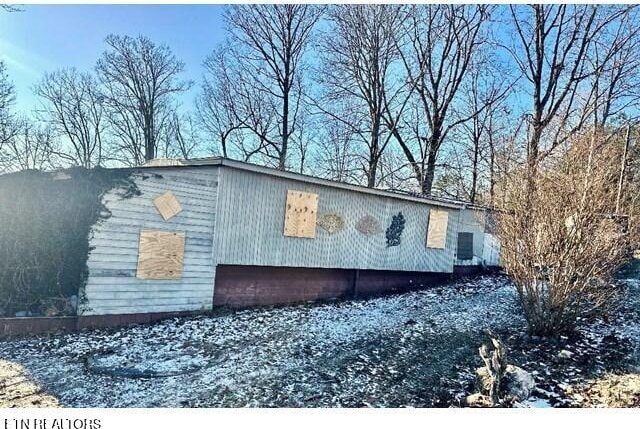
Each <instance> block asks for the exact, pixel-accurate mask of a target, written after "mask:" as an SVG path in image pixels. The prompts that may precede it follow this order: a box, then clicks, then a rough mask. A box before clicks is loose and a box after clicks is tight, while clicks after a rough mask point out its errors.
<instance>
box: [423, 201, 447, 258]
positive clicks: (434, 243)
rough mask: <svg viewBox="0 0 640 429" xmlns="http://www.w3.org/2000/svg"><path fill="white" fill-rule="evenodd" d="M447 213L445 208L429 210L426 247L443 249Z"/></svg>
mask: <svg viewBox="0 0 640 429" xmlns="http://www.w3.org/2000/svg"><path fill="white" fill-rule="evenodd" d="M448 223H449V213H448V212H447V211H445V210H434V209H431V210H429V227H428V229H427V247H429V248H431V249H444V248H445V246H446V244H447V225H448Z"/></svg>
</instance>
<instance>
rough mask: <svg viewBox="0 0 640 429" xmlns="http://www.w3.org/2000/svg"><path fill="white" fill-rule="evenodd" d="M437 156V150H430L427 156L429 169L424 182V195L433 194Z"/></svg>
mask: <svg viewBox="0 0 640 429" xmlns="http://www.w3.org/2000/svg"><path fill="white" fill-rule="evenodd" d="M436 156H437V152H435V151H430V152H429V156H428V157H427V169H426V171H425V173H424V180H423V182H422V194H423V195H431V190H432V188H433V178H434V177H435V173H436Z"/></svg>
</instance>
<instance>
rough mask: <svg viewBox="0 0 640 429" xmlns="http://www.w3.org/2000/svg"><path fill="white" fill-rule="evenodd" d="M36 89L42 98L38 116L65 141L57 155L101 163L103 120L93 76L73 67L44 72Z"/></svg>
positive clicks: (87, 164) (74, 161)
mask: <svg viewBox="0 0 640 429" xmlns="http://www.w3.org/2000/svg"><path fill="white" fill-rule="evenodd" d="M35 93H36V94H37V95H38V96H40V97H41V98H42V100H43V103H42V110H41V111H40V112H39V113H40V116H41V117H42V118H43V119H44V120H45V121H47V122H48V123H49V124H50V125H51V127H52V130H53V131H54V132H55V133H57V134H58V135H60V136H63V137H64V140H65V142H68V147H65V148H64V149H63V150H61V151H60V152H59V153H57V155H58V156H60V157H61V158H62V159H64V160H66V161H67V162H69V163H71V164H73V165H80V166H83V167H86V168H91V167H95V166H99V165H101V163H102V159H103V150H104V145H103V141H104V138H105V127H106V125H105V124H106V121H105V120H104V111H103V103H102V95H101V94H100V90H99V88H98V85H97V82H96V81H95V79H94V78H93V76H91V75H90V74H88V73H81V72H78V71H77V70H76V69H74V68H69V69H61V70H58V71H56V72H53V73H47V74H45V76H44V78H43V79H42V81H41V82H40V83H39V84H38V85H37V86H36V88H35Z"/></svg>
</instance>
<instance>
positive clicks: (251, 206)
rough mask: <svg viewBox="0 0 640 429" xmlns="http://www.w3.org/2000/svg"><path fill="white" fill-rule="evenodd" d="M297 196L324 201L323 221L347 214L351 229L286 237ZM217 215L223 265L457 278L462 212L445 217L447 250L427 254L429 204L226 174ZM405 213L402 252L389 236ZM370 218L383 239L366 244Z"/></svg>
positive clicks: (219, 257)
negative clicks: (365, 224) (290, 201)
mask: <svg viewBox="0 0 640 429" xmlns="http://www.w3.org/2000/svg"><path fill="white" fill-rule="evenodd" d="M290 189H291V190H298V191H305V192H314V193H317V194H318V195H319V205H318V215H322V214H323V213H327V212H336V213H338V214H340V215H341V216H342V217H343V219H344V221H345V226H344V229H343V230H342V231H340V232H337V233H335V234H333V235H330V234H328V233H327V232H326V231H324V230H323V229H321V228H318V229H317V231H316V238H315V239H307V238H294V237H285V236H284V234H283V227H284V213H285V202H286V196H287V190H290ZM217 207H218V224H217V228H216V229H217V233H216V235H215V252H214V255H215V260H216V263H218V264H238V265H262V266H289V267H318V268H358V269H378V270H398V271H423V272H428V271H432V272H452V271H453V259H454V251H455V246H456V238H457V229H456V226H457V225H458V210H456V209H445V210H447V211H448V212H449V225H448V230H447V243H446V248H445V249H428V248H427V247H426V245H425V242H426V234H427V220H428V214H429V209H430V207H431V206H429V205H428V204H426V203H420V202H413V201H407V200H403V199H399V198H390V197H382V196H376V195H371V194H367V193H361V192H354V191H348V190H344V189H337V188H335V187H331V186H324V185H320V184H314V183H308V182H305V181H303V180H293V179H289V178H282V177H274V176H271V175H266V174H259V173H255V172H250V171H244V170H239V169H234V168H229V167H221V169H220V189H219V195H218V205H217ZM400 211H401V212H402V213H403V215H404V217H405V219H406V225H405V229H404V232H403V234H402V244H401V245H400V246H397V247H391V248H387V247H386V239H385V233H384V231H385V230H386V228H387V227H388V226H389V224H390V223H391V218H392V216H393V215H395V214H397V213H398V212H400ZM367 214H369V215H372V216H374V217H376V218H377V219H378V220H379V221H380V225H381V227H382V232H381V233H380V234H378V235H375V236H372V237H366V236H364V235H362V234H361V233H360V232H358V231H357V230H356V229H355V224H356V223H357V222H358V220H359V219H360V218H362V217H363V216H365V215H367Z"/></svg>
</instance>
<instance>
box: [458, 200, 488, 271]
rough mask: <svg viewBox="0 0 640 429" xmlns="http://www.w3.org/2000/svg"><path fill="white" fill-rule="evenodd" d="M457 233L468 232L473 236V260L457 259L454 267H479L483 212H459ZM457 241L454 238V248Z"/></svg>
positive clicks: (482, 235)
mask: <svg viewBox="0 0 640 429" xmlns="http://www.w3.org/2000/svg"><path fill="white" fill-rule="evenodd" d="M458 221H459V222H458V226H457V230H458V232H470V233H472V234H473V258H472V259H466V260H463V259H457V249H456V260H455V265H480V264H482V258H483V249H484V225H485V211H484V210H476V209H472V208H466V209H462V210H460V216H459V219H458ZM457 243H458V240H457V236H456V246H457Z"/></svg>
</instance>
